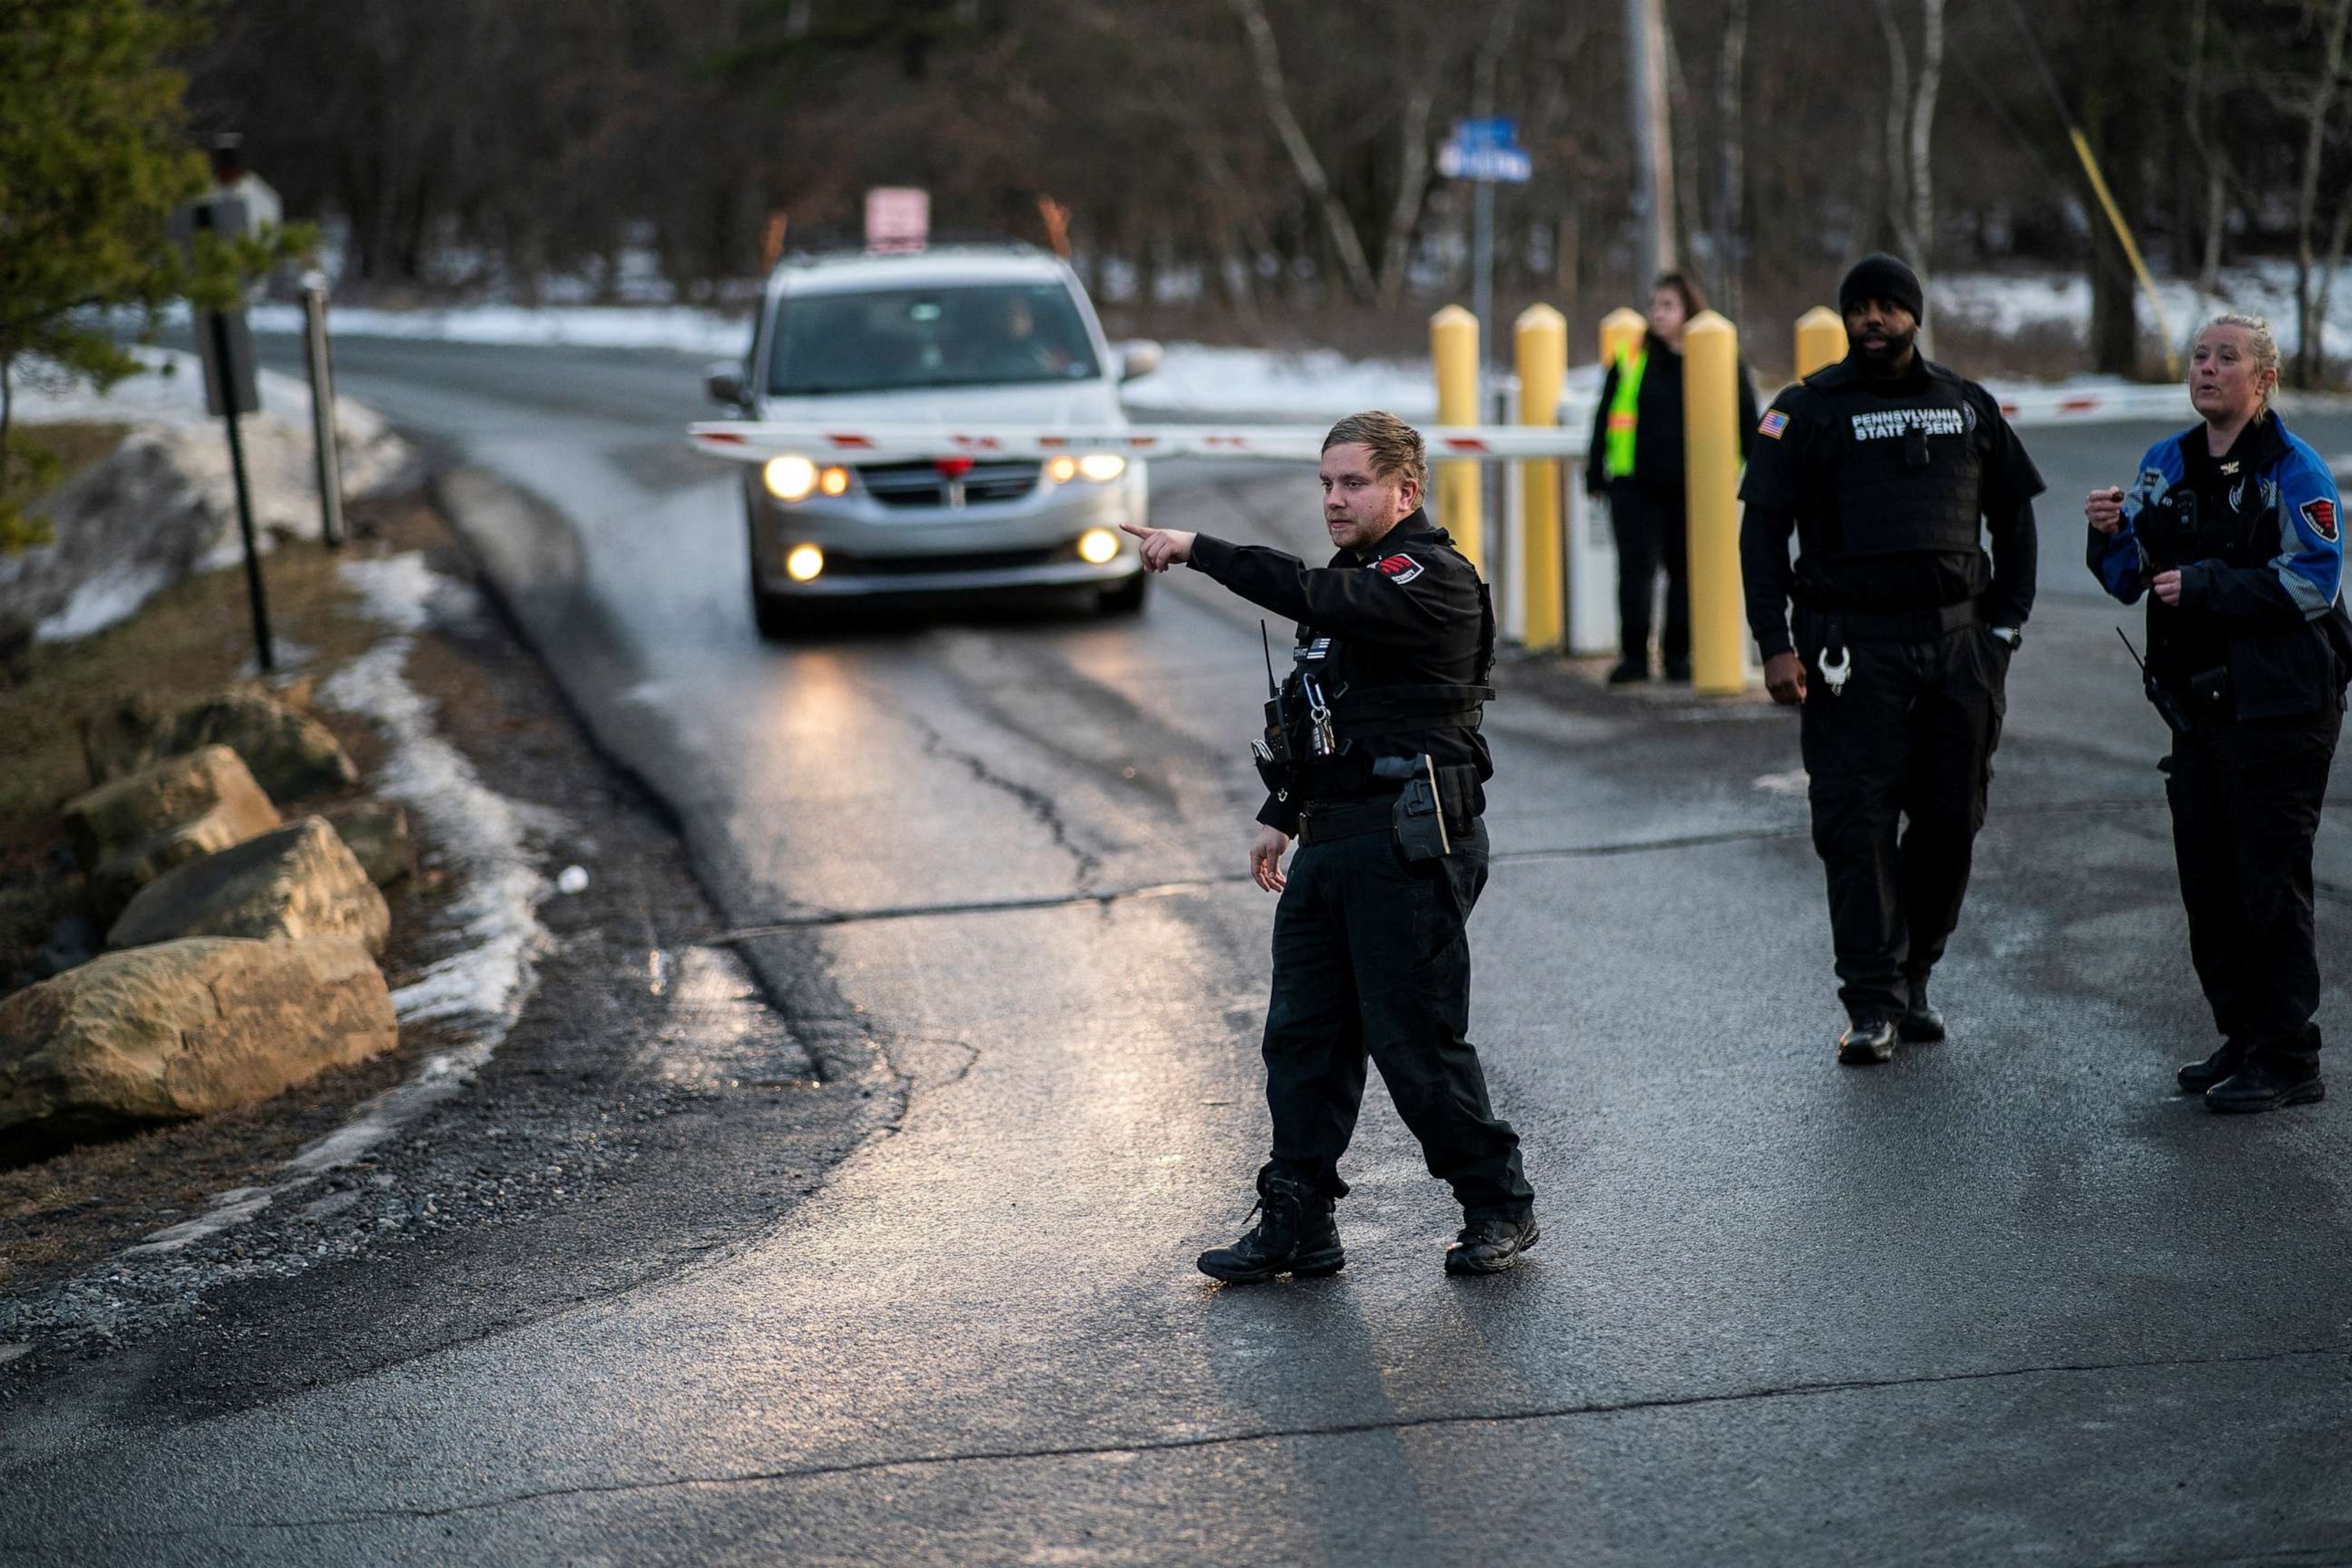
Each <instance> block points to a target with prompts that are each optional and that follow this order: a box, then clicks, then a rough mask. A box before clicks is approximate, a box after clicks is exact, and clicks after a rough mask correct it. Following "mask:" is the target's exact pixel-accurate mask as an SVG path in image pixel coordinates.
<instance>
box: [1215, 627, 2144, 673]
mask: <svg viewBox="0 0 2352 1568" xmlns="http://www.w3.org/2000/svg"><path fill="white" fill-rule="evenodd" d="M1260 624H1261V625H1263V624H1264V623H1263V622H1261V623H1260ZM2116 636H2117V637H2123V639H2124V651H2125V652H2126V653H2127V654H2129V655H2131V656H2132V662H2133V663H2134V664H2137V665H2138V666H2139V672H2140V673H2141V674H2142V675H2146V674H2147V665H2146V664H2145V663H2143V662H2142V661H2141V659H2140V657H2139V649H2137V648H2136V647H2132V641H2131V638H2130V637H2127V636H2126V635H2125V633H2124V629H2123V627H2121V626H2117V627H2116Z"/></svg>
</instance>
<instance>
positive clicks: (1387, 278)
mask: <svg viewBox="0 0 2352 1568" xmlns="http://www.w3.org/2000/svg"><path fill="white" fill-rule="evenodd" d="M1433 101H1434V95H1433V93H1432V91H1431V89H1429V88H1428V87H1426V86H1416V87H1414V89H1412V93H1411V94H1410V95H1408V96H1407V97H1406V99H1405V101H1404V152H1403V154H1402V158H1401V159H1400V161H1399V163H1398V168H1397V191H1396V204H1395V205H1393V206H1391V208H1390V209H1389V232H1388V237H1387V239H1386V240H1385V241H1383V242H1382V244H1381V309H1382V310H1394V309H1396V305H1397V300H1399V299H1401V298H1402V296H1403V293H1404V274H1405V268H1406V267H1407V266H1408V265H1409V264H1410V263H1411V262H1412V231H1413V227H1414V226H1415V225H1416V224H1418V223H1419V222H1420V221H1421V203H1422V198H1423V196H1425V195H1428V193H1429V111H1430V109H1431V107H1432V106H1433Z"/></svg>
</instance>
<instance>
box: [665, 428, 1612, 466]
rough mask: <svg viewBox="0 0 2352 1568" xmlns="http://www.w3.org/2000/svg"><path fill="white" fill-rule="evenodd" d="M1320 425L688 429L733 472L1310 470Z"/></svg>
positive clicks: (1536, 445) (1535, 435) (1453, 445)
mask: <svg viewBox="0 0 2352 1568" xmlns="http://www.w3.org/2000/svg"><path fill="white" fill-rule="evenodd" d="M1328 428H1329V426H1323V425H1235V426H1213V425H1136V426H1111V425H1100V426H1084V425H1081V426H1067V427H1051V426H1042V425H1039V426H1022V425H993V426H953V425H851V424H839V425H802V424H783V423H768V422H752V421H746V420H711V421H708V422H705V423H703V424H698V425H694V426H688V439H689V440H690V441H691V442H692V443H693V444H694V446H695V447H696V448H697V449H698V450H700V451H704V452H708V453H709V454H710V455H711V456H712V457H715V458H730V459H731V460H733V461H735V462H739V463H763V462H766V461H767V460H768V459H769V458H776V457H782V456H785V455H787V454H791V455H795V456H799V457H803V458H812V459H814V460H816V461H820V462H824V461H835V462H854V463H887V462H919V461H921V460H923V459H925V458H1056V457H1063V456H1071V457H1078V456H1083V455H1085V454H1086V453H1088V452H1117V453H1118V454H1120V455H1121V456H1124V457H1129V458H1265V459H1268V460H1271V461H1276V462H1290V463H1298V462H1304V463H1311V462H1314V461H1315V460H1316V459H1317V458H1318V457H1319V456H1320V455H1321V453H1322V450H1323V437H1324V435H1325V433H1326V431H1327V430H1328ZM1422 438H1423V441H1424V442H1425V443H1426V444H1427V447H1428V449H1429V456H1430V459H1431V461H1433V462H1444V461H1467V462H1517V461H1520V460H1523V459H1525V458H1570V457H1580V456H1581V455H1582V454H1583V451H1584V447H1585V445H1586V443H1587V442H1588V440H1589V439H1590V437H1589V435H1588V433H1587V432H1585V431H1583V430H1581V429H1573V428H1567V427H1545V426H1524V427H1522V426H1514V425H1487V426H1459V427H1455V426H1444V427H1439V428H1435V429H1431V430H1427V431H1424V432H1423V437H1422Z"/></svg>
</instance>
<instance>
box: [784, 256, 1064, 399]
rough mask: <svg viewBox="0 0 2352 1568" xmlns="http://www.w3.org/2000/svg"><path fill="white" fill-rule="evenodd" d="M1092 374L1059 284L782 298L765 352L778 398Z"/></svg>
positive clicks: (1051, 379)
mask: <svg viewBox="0 0 2352 1568" xmlns="http://www.w3.org/2000/svg"><path fill="white" fill-rule="evenodd" d="M1099 374H1102V371H1101V367H1100V365H1099V364H1098V363H1097V361H1096V359H1095V351H1094V344H1093V343H1092V342H1090V341H1088V339H1087V328H1086V322H1085V321H1084V320H1083V319H1082V318H1081V317H1080V316H1079V314H1078V308H1077V305H1076V302H1075V301H1073V300H1071V298H1070V295H1069V291H1068V290H1067V289H1065V288H1063V287H1062V286H1061V285H1060V284H1058V283H998V284H987V285H982V286H977V287H971V288H950V289H874V290H871V291H870V292H859V293H845V294H808V295H803V296H802V297H801V298H799V299H790V298H787V299H786V300H784V302H783V306H782V310H781V311H780V313H779V316H778V320H777V322H776V339H775V348H774V350H773V352H772V353H770V355H769V356H768V391H769V393H770V395H773V396H779V397H811V396H818V395H824V394H825V393H834V392H888V391H894V390H897V389H898V388H902V387H919V386H1001V385H1005V384H1012V383H1018V382H1039V381H1086V380H1089V379H1091V378H1093V377H1095V376H1097V375H1099Z"/></svg>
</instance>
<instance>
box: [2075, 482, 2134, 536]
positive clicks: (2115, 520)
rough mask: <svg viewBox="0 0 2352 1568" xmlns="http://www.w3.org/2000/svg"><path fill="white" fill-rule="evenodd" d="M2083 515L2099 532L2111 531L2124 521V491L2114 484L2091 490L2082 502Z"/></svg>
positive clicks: (2119, 526)
mask: <svg viewBox="0 0 2352 1568" xmlns="http://www.w3.org/2000/svg"><path fill="white" fill-rule="evenodd" d="M2083 515H2084V517H2086V518H2088V519H2090V521H2091V526H2092V527H2093V528H2095V529H2097V530H2098V531H2100V532H2101V533H2113V532H2114V531H2116V529H2118V528H2121V527H2122V526H2123V522H2124V492H2123V491H2122V490H2120V489H2117V488H2116V487H2115V486H2114V485H2109V486H2108V487H2107V488H2106V489H2103V490H2093V491H2092V492H2091V494H2090V497H2089V499H2088V500H2084V502H2083Z"/></svg>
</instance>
